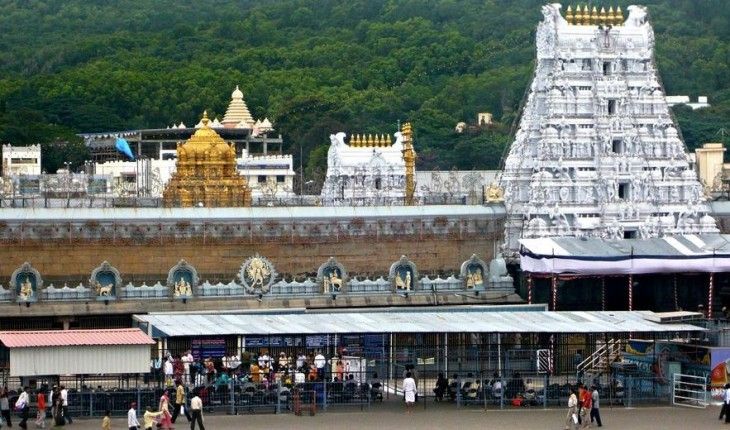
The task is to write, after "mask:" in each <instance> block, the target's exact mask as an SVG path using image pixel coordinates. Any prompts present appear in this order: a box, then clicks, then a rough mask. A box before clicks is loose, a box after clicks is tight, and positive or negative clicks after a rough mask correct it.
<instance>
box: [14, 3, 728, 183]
mask: <svg viewBox="0 0 730 430" xmlns="http://www.w3.org/2000/svg"><path fill="white" fill-rule="evenodd" d="M543 3H544V2H539V1H528V0H509V1H507V0H347V1H344V0H338V1H335V0H258V1H250V0H241V1H222V0H198V1H185V0H156V1H154V2H150V1H143V0H64V1H58V0H38V1H33V2H27V1H24V0H16V1H12V0H0V10H2V11H3V13H2V14H0V31H1V33H2V37H0V142H2V143H12V144H17V145H20V144H29V143H38V142H40V143H43V144H44V145H45V146H44V149H45V151H46V156H47V163H46V168H47V169H48V170H49V171H53V170H54V169H55V168H56V167H57V166H58V163H59V162H60V161H59V160H60V159H61V158H62V157H69V158H72V159H73V160H74V161H77V162H80V161H81V160H82V159H83V157H84V154H83V152H82V151H80V150H79V149H78V148H79V147H78V146H73V147H71V148H66V149H63V150H61V149H59V147H58V145H52V144H51V142H53V141H55V140H68V139H70V136H73V134H74V133H76V132H81V131H85V132H91V131H109V130H122V129H134V128H141V127H154V128H157V127H165V126H166V125H170V124H172V123H173V122H180V121H184V122H185V123H186V124H188V125H191V124H195V123H196V122H197V120H198V119H199V117H200V115H201V113H202V111H203V110H204V109H207V110H208V112H209V114H212V115H214V116H215V115H218V116H222V115H223V113H224V112H225V108H226V106H227V103H228V100H229V97H230V93H231V90H232V89H233V88H234V87H235V85H237V84H238V85H240V86H241V89H242V90H243V91H244V94H245V98H246V101H247V103H248V105H249V107H250V109H251V111H252V113H253V114H254V117H256V118H263V117H264V116H267V117H269V118H270V119H271V120H272V121H273V122H274V124H275V126H276V128H277V130H278V131H279V132H280V133H282V134H283V135H284V138H285V141H286V144H287V147H286V148H285V149H286V150H287V151H289V152H291V153H293V154H295V156H297V157H298V155H299V153H300V146H301V150H302V153H303V154H304V164H305V166H306V168H305V171H306V174H307V175H310V176H311V177H317V176H319V175H321V173H322V171H323V168H324V164H326V161H325V158H326V157H325V156H326V145H327V144H328V143H329V139H328V136H329V134H330V133H333V132H336V131H347V132H349V133H385V132H390V133H392V132H394V131H396V127H397V123H398V121H406V120H408V121H412V122H413V124H414V129H415V136H416V139H417V140H416V145H417V146H416V148H417V150H418V151H419V156H420V158H419V168H421V169H431V168H440V169H450V168H454V167H456V168H459V169H494V168H498V167H499V162H500V159H501V157H502V155H503V153H504V149H505V147H506V146H507V145H509V142H510V140H511V139H510V131H511V126H512V124H513V122H514V120H515V117H516V115H517V113H518V109H519V106H520V102H521V101H522V99H523V96H524V94H525V88H526V87H527V85H528V83H529V81H530V79H531V75H532V72H533V65H534V50H535V48H534V32H535V27H536V25H537V23H538V22H539V20H540V19H541V18H542V15H541V13H540V6H541V4H543ZM620 4H621V6H622V7H623V9H624V11H625V10H626V6H628V3H624V2H623V1H622V2H621V3H620ZM645 4H646V5H647V6H648V7H649V12H650V17H651V21H652V23H653V25H654V30H655V33H656V35H657V58H658V63H659V69H660V72H661V75H662V79H663V82H664V85H665V86H666V89H667V92H668V94H688V95H691V96H692V97H693V98H694V97H696V96H697V95H707V96H709V98H710V102H711V103H712V105H713V106H712V108H710V109H705V110H700V111H695V112H692V111H691V110H689V109H687V108H678V109H677V110H676V111H675V113H676V115H677V117H678V118H679V120H680V124H681V127H682V131H683V133H684V137H685V139H686V141H687V144H688V146H689V147H690V148H694V147H696V146H698V145H701V144H702V143H704V142H708V141H720V140H723V139H724V140H725V141H728V140H730V89H729V85H730V79H728V76H729V75H730V73H729V72H730V70H729V67H730V66H729V65H730V44H729V43H728V42H729V41H730V2H726V1H724V0H704V1H699V2H689V1H684V0H651V1H647V2H645ZM613 5H614V6H615V4H613ZM564 6H567V3H566V4H565V5H564ZM599 6H600V5H599ZM605 6H609V4H606V5H605ZM485 111H486V112H492V113H493V114H494V117H495V119H496V121H497V124H496V126H495V127H494V128H493V129H491V130H489V131H487V132H484V133H480V134H472V133H466V134H464V135H458V134H456V133H455V132H454V126H455V124H456V123H457V122H459V121H466V122H470V121H471V122H474V121H475V119H476V114H477V112H485ZM725 128H727V130H728V133H724V130H725ZM297 165H298V162H297Z"/></svg>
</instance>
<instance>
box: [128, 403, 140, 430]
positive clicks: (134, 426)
mask: <svg viewBox="0 0 730 430" xmlns="http://www.w3.org/2000/svg"><path fill="white" fill-rule="evenodd" d="M136 407H137V402H132V403H131V404H130V405H129V411H127V427H129V430H139V421H138V420H137V411H136V410H135V408H136Z"/></svg>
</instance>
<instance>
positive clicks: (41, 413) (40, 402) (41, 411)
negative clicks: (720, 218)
mask: <svg viewBox="0 0 730 430" xmlns="http://www.w3.org/2000/svg"><path fill="white" fill-rule="evenodd" d="M47 388H48V387H47V386H43V387H41V389H40V390H38V397H37V399H36V405H37V406H38V414H37V415H36V419H35V426H36V427H38V428H42V429H44V428H46V392H45V390H46V389H47Z"/></svg>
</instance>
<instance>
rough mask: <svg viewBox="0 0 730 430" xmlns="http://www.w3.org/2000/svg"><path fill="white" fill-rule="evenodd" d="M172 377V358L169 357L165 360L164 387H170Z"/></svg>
mask: <svg viewBox="0 0 730 430" xmlns="http://www.w3.org/2000/svg"><path fill="white" fill-rule="evenodd" d="M172 375H173V367H172V357H170V358H169V359H168V360H165V386H167V387H172Z"/></svg>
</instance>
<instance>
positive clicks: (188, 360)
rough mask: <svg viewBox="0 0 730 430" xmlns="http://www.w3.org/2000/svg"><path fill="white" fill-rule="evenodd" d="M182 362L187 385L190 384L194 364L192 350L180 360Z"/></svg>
mask: <svg viewBox="0 0 730 430" xmlns="http://www.w3.org/2000/svg"><path fill="white" fill-rule="evenodd" d="M180 361H182V364H183V367H184V368H185V383H186V384H189V383H190V382H191V381H190V364H192V362H193V354H191V353H190V350H187V351H186V352H185V354H183V356H182V357H181V358H180Z"/></svg>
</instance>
